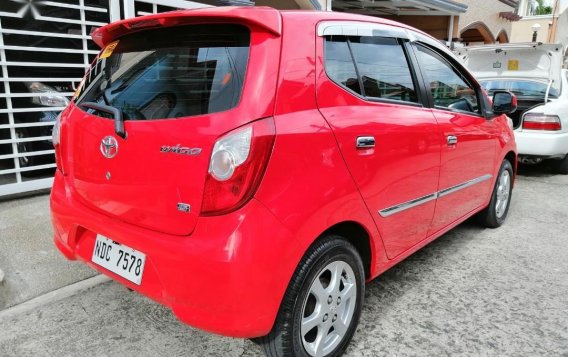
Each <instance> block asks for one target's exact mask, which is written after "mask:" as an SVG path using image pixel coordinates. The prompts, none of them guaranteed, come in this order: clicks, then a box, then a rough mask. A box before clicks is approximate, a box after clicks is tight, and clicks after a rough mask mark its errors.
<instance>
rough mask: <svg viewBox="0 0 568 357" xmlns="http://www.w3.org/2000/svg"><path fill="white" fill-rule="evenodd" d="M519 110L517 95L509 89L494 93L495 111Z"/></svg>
mask: <svg viewBox="0 0 568 357" xmlns="http://www.w3.org/2000/svg"><path fill="white" fill-rule="evenodd" d="M516 110H517V97H516V96H515V95H514V94H513V93H511V92H507V91H495V93H493V113H495V114H510V113H513V112H514V111H516Z"/></svg>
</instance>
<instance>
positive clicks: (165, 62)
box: [78, 25, 250, 120]
mask: <svg viewBox="0 0 568 357" xmlns="http://www.w3.org/2000/svg"><path fill="white" fill-rule="evenodd" d="M249 45H250V32H249V30H248V29H247V28H246V27H244V26H240V25H193V26H180V27H172V28H165V29H157V30H147V31H143V32H139V33H135V34H132V35H129V36H125V37H123V38H121V39H120V40H119V42H118V45H117V46H116V48H115V49H114V50H113V51H112V54H111V55H110V57H107V58H103V59H97V60H96V62H95V64H94V65H93V66H92V68H91V70H90V73H88V75H87V80H86V82H85V85H84V86H83V88H85V90H84V92H83V93H82V94H80V96H79V97H78V104H81V103H84V102H95V103H99V104H105V105H109V106H112V107H115V108H118V109H119V110H121V111H122V113H123V116H124V118H125V119H130V120H151V119H166V118H178V117H186V116H194V115H202V114H210V113H215V112H221V111H225V110H228V109H231V108H233V107H235V106H236V105H237V104H238V102H239V100H240V97H241V93H242V90H243V83H244V79H245V74H246V67H247V62H248V57H249ZM103 53H104V51H103ZM101 57H104V56H101Z"/></svg>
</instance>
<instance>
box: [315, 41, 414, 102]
mask: <svg viewBox="0 0 568 357" xmlns="http://www.w3.org/2000/svg"><path fill="white" fill-rule="evenodd" d="M324 57H325V71H326V73H327V75H328V77H329V78H330V79H331V80H332V81H334V82H335V83H337V84H339V85H340V86H342V87H344V88H347V89H349V90H351V91H353V92H355V93H357V94H360V95H362V96H364V97H367V98H371V99H388V100H396V101H404V102H410V103H418V96H417V94H416V89H415V86H414V82H413V80H412V75H411V73H410V68H409V65H408V61H407V60H406V55H405V53H404V50H403V49H402V46H401V44H400V43H399V42H398V41H397V40H396V39H393V38H385V37H377V36H327V37H326V38H325V54H324ZM361 84H362V85H363V88H361Z"/></svg>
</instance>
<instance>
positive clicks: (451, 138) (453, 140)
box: [447, 135, 458, 146]
mask: <svg viewBox="0 0 568 357" xmlns="http://www.w3.org/2000/svg"><path fill="white" fill-rule="evenodd" d="M447 140H448V146H450V145H456V144H457V143H458V137H457V136H455V135H448V138H447Z"/></svg>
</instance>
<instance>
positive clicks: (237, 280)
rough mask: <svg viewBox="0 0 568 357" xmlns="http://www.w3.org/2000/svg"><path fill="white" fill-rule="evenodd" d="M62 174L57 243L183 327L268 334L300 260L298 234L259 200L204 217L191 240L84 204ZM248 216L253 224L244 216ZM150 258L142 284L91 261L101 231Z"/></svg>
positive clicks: (56, 192) (56, 195) (55, 192)
mask: <svg viewBox="0 0 568 357" xmlns="http://www.w3.org/2000/svg"><path fill="white" fill-rule="evenodd" d="M65 181H66V178H64V177H63V176H62V175H61V174H60V173H59V172H57V174H56V177H55V181H54V184H53V189H52V193H51V211H52V222H53V226H54V231H55V237H54V239H55V244H56V246H57V247H58V248H59V250H60V251H61V252H62V253H63V255H65V256H66V257H67V258H68V259H79V260H82V261H84V262H85V263H86V264H88V265H89V266H91V267H92V268H94V269H96V270H98V271H100V272H101V273H103V274H106V275H108V276H110V277H111V278H113V279H114V280H116V281H118V282H120V283H122V284H124V285H126V286H128V287H129V288H131V289H134V290H136V291H138V292H140V293H141V294H143V295H146V296H148V297H150V298H152V299H154V300H156V301H158V302H160V303H162V304H164V305H166V306H169V307H170V308H171V309H172V310H173V312H174V313H175V315H176V316H177V317H178V318H179V319H180V320H181V321H183V322H185V323H187V324H189V325H192V326H195V327H197V328H201V329H204V330H207V331H210V332H214V333H218V334H222V335H226V336H234V337H246V338H250V337H258V336H262V335H265V334H267V333H268V332H269V331H270V329H271V328H272V325H273V323H274V320H275V318H276V314H277V312H278V308H279V306H280V302H281V299H282V296H283V295H284V292H285V289H286V287H287V285H288V282H289V279H290V276H291V274H292V272H293V271H294V269H295V265H296V264H295V263H297V262H291V261H290V259H286V256H287V253H286V252H287V250H290V249H287V248H286V245H288V246H290V245H292V244H291V242H292V236H291V235H290V233H289V231H287V230H286V229H285V228H283V227H282V225H281V223H280V222H279V221H278V220H276V218H275V217H274V216H273V215H272V214H271V213H270V212H269V211H268V210H267V209H266V208H265V207H264V206H263V205H262V204H261V203H259V202H258V201H255V200H254V199H253V200H251V201H250V202H249V203H248V204H247V205H246V206H245V207H243V208H241V209H240V210H238V211H236V212H233V213H231V214H228V215H224V216H222V217H206V218H204V217H201V218H199V221H198V223H197V226H196V229H195V231H194V233H193V234H192V235H191V236H187V237H179V236H170V235H166V234H162V233H158V232H154V231H150V230H147V229H142V228H139V227H136V226H133V225H130V224H127V223H124V222H121V221H118V220H116V219H113V218H111V217H108V216H105V215H103V214H100V213H98V212H94V211H93V210H91V209H89V208H87V207H85V206H84V205H82V204H81V203H80V202H78V201H77V200H75V199H74V198H73V195H72V194H71V190H70V189H69V186H68V185H67V184H66V182H65ZM247 216H251V217H254V218H253V219H251V218H248V219H244V218H245V217H247ZM97 233H99V234H102V235H104V236H106V237H109V238H111V239H113V240H115V241H118V242H120V243H123V244H125V245H127V246H130V247H132V248H134V249H136V250H139V251H141V252H143V253H145V254H146V265H145V268H144V275H143V277H142V282H141V285H136V284H133V283H131V282H129V281H127V280H125V279H123V278H121V277H120V276H118V275H116V274H114V273H112V272H110V271H108V270H106V269H104V268H102V267H100V266H98V265H95V264H94V263H92V262H91V256H92V252H93V248H94V242H95V238H96V234H97Z"/></svg>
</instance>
